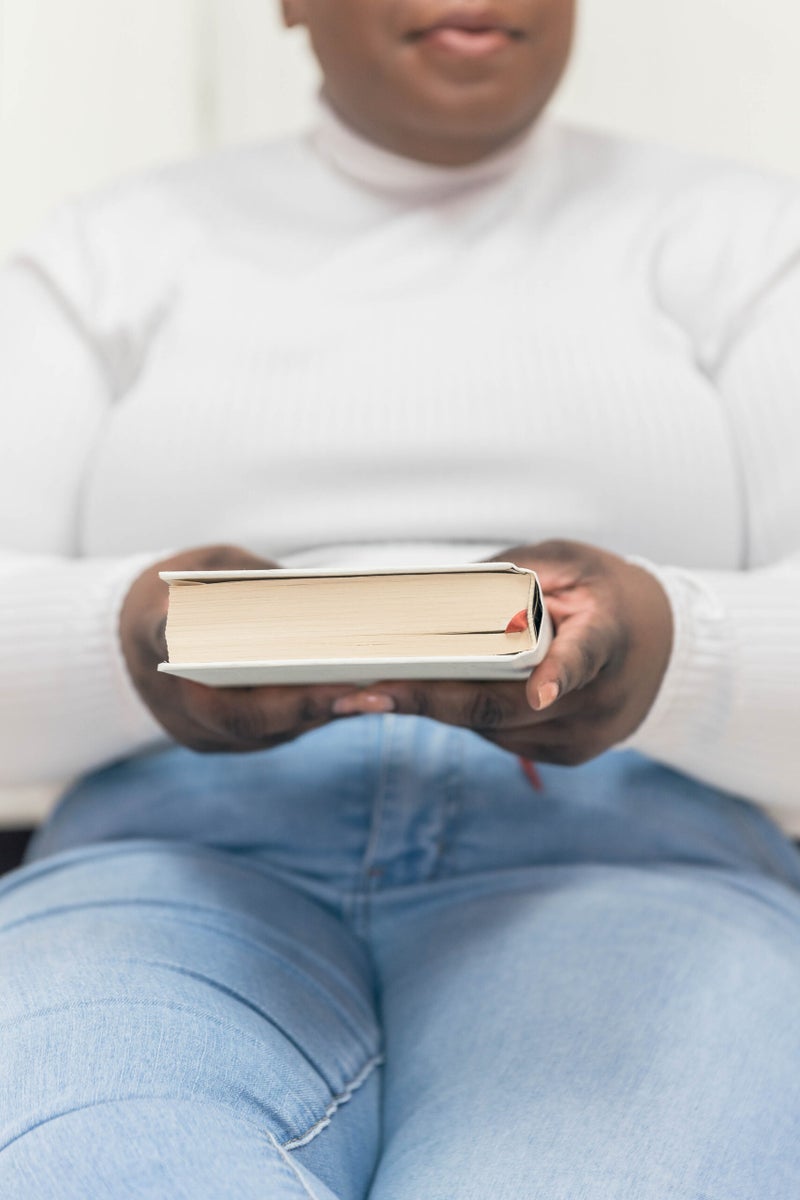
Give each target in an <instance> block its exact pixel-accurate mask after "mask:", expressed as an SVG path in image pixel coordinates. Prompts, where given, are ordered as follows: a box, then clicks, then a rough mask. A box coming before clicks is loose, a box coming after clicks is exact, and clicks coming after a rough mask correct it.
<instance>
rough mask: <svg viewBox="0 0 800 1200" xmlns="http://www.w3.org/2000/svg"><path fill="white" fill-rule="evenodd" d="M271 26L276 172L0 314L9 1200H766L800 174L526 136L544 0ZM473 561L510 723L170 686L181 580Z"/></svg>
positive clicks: (105, 208)
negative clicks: (29, 813)
mask: <svg viewBox="0 0 800 1200" xmlns="http://www.w3.org/2000/svg"><path fill="white" fill-rule="evenodd" d="M284 9H285V14H286V18H287V21H288V23H289V24H304V25H306V26H307V27H308V31H309V33H310V36H311V40H312V43H313V45H314V48H315V51H316V53H317V55H318V58H319V60H320V63H321V66H322V70H323V74H324V97H323V104H322V108H321V112H320V117H319V122H318V126H317V129H316V131H315V133H314V134H313V136H312V137H311V138H310V139H300V140H291V141H287V142H284V143H281V144H278V145H275V146H271V147H257V148H254V149H249V150H244V151H235V152H232V153H229V154H226V155H224V156H222V157H219V158H216V159H214V160H213V161H211V162H209V163H201V164H193V165H191V166H188V167H181V168H176V169H172V170H169V171H164V172H158V173H154V174H151V175H149V176H147V177H145V178H143V179H140V180H137V181H135V182H132V183H125V184H123V185H121V186H120V187H119V188H117V189H114V190H113V191H111V192H109V193H106V194H104V195H103V196H100V197H97V198H94V199H92V200H89V201H86V202H83V203H80V204H76V205H73V206H72V207H71V208H70V209H69V210H67V211H66V212H64V213H62V215H61V216H60V217H59V218H58V219H56V220H55V221H54V222H53V223H52V224H51V226H50V228H49V229H48V230H47V231H46V232H45V233H44V234H43V235H42V236H41V237H40V238H39V240H38V241H37V242H36V243H35V244H33V245H32V246H30V247H29V248H27V250H26V251H24V252H23V253H22V254H21V255H20V256H19V257H18V259H17V260H16V261H15V263H13V264H12V265H11V267H10V268H9V269H8V270H7V271H6V273H5V275H4V277H3V281H2V285H0V287H1V290H0V328H2V330H3V337H2V349H1V350H0V380H2V388H3V396H4V400H5V410H4V411H5V422H6V427H5V428H6V432H5V437H4V438H3V439H2V451H1V452H2V456H3V471H2V480H3V484H2V486H4V487H5V488H6V489H7V491H8V495H7V500H6V503H5V504H4V505H3V506H2V508H0V511H1V512H2V514H3V531H4V543H5V546H6V547H7V549H6V552H5V553H4V557H3V569H4V586H3V597H4V604H5V606H6V609H7V613H6V619H5V621H4V623H3V639H4V640H3V647H2V654H3V663H4V668H3V669H4V677H5V681H6V683H5V686H4V694H3V699H4V705H5V707H4V710H3V721H2V731H3V732H2V738H3V762H4V765H5V770H6V774H7V775H8V776H9V777H11V778H17V779H26V780H30V779H34V778H42V777H59V776H61V777H63V776H64V775H67V774H72V775H82V776H84V779H83V781H82V782H81V783H80V784H79V785H78V786H77V787H76V788H75V789H74V790H73V791H72V792H71V793H70V794H69V795H68V796H67V797H66V798H65V799H64V801H63V802H62V804H61V806H60V807H59V809H58V810H57V812H56V814H55V815H54V817H53V818H52V819H51V821H50V822H49V823H48V824H47V825H46V826H45V828H44V829H43V830H42V831H41V833H40V834H39V836H38V838H37V840H36V844H35V846H34V848H33V852H32V855H31V862H30V863H29V865H28V866H27V867H25V868H24V869H23V870H22V871H21V872H18V873H16V875H14V876H12V877H11V878H10V879H8V880H7V881H5V882H4V884H3V887H2V889H1V890H0V927H1V928H2V934H1V935H0V936H1V937H2V942H1V943H0V950H1V952H2V961H3V963H4V971H3V977H2V984H1V985H0V986H1V988H2V991H1V992H0V995H1V996H2V999H1V1000H0V1012H1V1013H2V1016H3V1037H4V1049H3V1063H4V1070H3V1072H2V1084H0V1087H2V1104H1V1105H0V1114H2V1143H0V1144H2V1147H3V1148H2V1151H0V1191H2V1195H3V1196H4V1197H9V1198H12V1197H13V1198H15V1200H16V1198H17V1197H24V1198H25V1200H39V1197H42V1198H50V1197H69V1198H72V1197H84V1196H87V1195H91V1196H92V1197H104V1196H109V1197H126V1196H131V1197H133V1196H136V1197H143V1196H148V1197H150V1196H152V1197H167V1196H169V1197H171V1198H174V1197H182V1196H186V1197H192V1200H198V1198H200V1197H217V1196H223V1195H230V1196H237V1197H249V1196H253V1197H255V1196H270V1197H272V1196H274V1197H281V1198H283V1197H286V1198H289V1197H301V1196H302V1197H315V1198H316V1200H330V1198H331V1197H334V1198H336V1200H350V1198H356V1197H365V1196H369V1197H371V1198H373V1200H406V1198H411V1197H414V1198H415V1200H416V1198H418V1197H421V1196H425V1197H426V1198H427V1200H434V1198H437V1197H440V1198H445V1197H446V1198H448V1200H449V1198H451V1197H454V1196H458V1197H459V1198H464V1197H468V1198H473V1197H474V1198H476V1200H478V1198H480V1200H485V1198H486V1197H487V1196H496V1197H522V1196H524V1197H543V1198H544V1197H546V1198H547V1200H557V1198H559V1197H564V1198H567V1197H568V1198H570V1200H574V1198H575V1197H578V1196H580V1197H586V1198H591V1200H594V1198H601V1197H602V1198H603V1200H605V1198H608V1197H612V1196H613V1197H614V1198H615V1200H619V1198H622V1197H635V1198H636V1200H650V1198H653V1200H655V1198H658V1200H664V1198H666V1197H670V1198H671V1200H672V1198H677V1197H681V1198H684V1197H685V1198H686V1200H690V1198H691V1200H698V1198H700V1197H703V1198H704V1200H739V1198H741V1200H745V1198H747V1200H751V1198H752V1197H753V1196H755V1195H758V1196H773V1195H775V1196H777V1195H790V1194H793V1191H794V1190H796V1188H797V1185H798V1184H799V1183H800V1138H798V1136H797V1134H798V1128H799V1127H800V1072H798V1070H797V1062H798V1061H800V1025H798V1022H797V1020H796V1017H795V997H796V995H797V991H798V987H800V898H799V897H798V887H800V865H799V864H798V857H797V854H796V851H795V849H794V847H793V846H792V844H791V842H790V841H789V840H787V838H786V837H785V836H784V834H783V833H782V832H780V831H779V829H778V827H777V826H776V824H774V823H773V820H772V819H771V818H770V817H769V816H768V815H767V814H766V812H765V811H764V810H769V811H770V812H771V813H772V815H773V816H776V817H777V818H778V819H780V821H781V822H782V824H783V825H784V827H785V829H786V830H788V831H790V832H791V831H797V830H798V829H800V796H799V795H798V788H797V783H796V770H795V769H794V768H795V766H796V763H797V755H796V749H795V726H796V719H797V700H796V693H795V679H796V676H797V672H798V668H800V638H799V637H798V632H797V621H796V613H797V599H796V597H797V583H798V576H799V575H800V569H799V568H798V559H797V551H798V545H800V530H799V529H798V525H799V524H800V517H799V514H800V504H798V482H797V474H796V467H795V460H796V453H797V449H798V440H799V437H798V435H799V434H800V418H799V417H798V406H797V403H796V395H797V391H798V388H800V354H798V339H797V332H798V330H797V325H798V318H797V314H798V311H800V309H799V308H798V305H799V304H800V267H798V263H799V262H800V198H798V194H797V189H796V187H795V186H793V185H791V184H788V183H785V182H782V181H775V180H772V179H765V178H763V177H761V176H760V175H758V174H755V173H751V172H748V171H745V170H741V169H736V168H728V167H721V166H719V165H716V164H707V163H705V162H702V161H698V160H696V159H694V158H691V157H688V156H683V155H679V154H674V153H668V152H665V151H661V150H656V149H650V148H647V147H643V146H638V145H631V144H628V143H624V142H621V141H617V140H614V139H611V138H606V137H602V136H599V135H593V134H587V133H582V132H576V131H570V130H564V129H561V128H558V127H556V126H554V125H552V124H551V123H550V122H549V121H548V120H547V119H546V118H544V117H543V116H542V114H543V110H544V109H545V107H546V104H547V102H548V100H549V98H550V95H551V94H552V91H553V89H554V87H555V85H556V83H557V81H558V78H559V76H560V75H561V72H562V70H563V68H564V65H565V62H566V59H567V56H568V51H569V44H570V37H571V30H572V21H573V5H572V3H571V0H497V2H496V3H491V4H487V5H486V6H485V7H484V6H480V5H477V4H474V3H469V2H468V0H453V2H452V3H450V2H447V0H284ZM554 535H555V536H558V537H559V538H562V539H563V538H565V539H568V540H566V541H565V540H559V541H553V540H551V539H552V538H553V537H554ZM185 547H200V548H199V549H188V550H187V549H185ZM245 547H246V549H245ZM486 557H500V558H503V559H512V560H514V561H517V562H520V563H524V564H531V565H533V566H535V567H536V568H537V570H538V571H539V572H540V575H541V578H542V580H543V583H544V586H545V590H546V594H547V598H548V602H549V606H550V610H551V613H552V615H553V617H554V620H555V624H556V637H555V641H554V644H553V648H552V650H551V652H550V654H549V655H548V657H547V659H546V661H545V662H544V663H543V664H542V665H541V666H540V667H539V668H538V669H537V670H536V671H535V672H534V674H533V675H532V677H531V679H530V680H529V681H528V682H527V684H526V685H524V686H523V685H522V684H520V685H515V684H504V685H502V686H501V685H486V684H475V685H471V684H461V683H458V684H456V683H452V682H450V683H447V682H442V683H434V684H428V683H425V684H423V683H419V684H414V685H407V684H399V683H390V682H385V683H383V684H381V685H378V686H376V687H374V688H371V689H369V690H367V691H356V690H354V689H353V688H347V687H308V688H272V689H270V688H261V689H255V690H252V691H246V692H240V691H233V690H218V691H217V690H210V689H205V688H202V687H199V686H196V685H192V684H190V683H187V682H185V681H179V680H176V679H174V678H168V677H165V676H162V675H158V674H157V673H156V671H155V666H156V664H157V663H158V661H159V660H160V659H161V658H162V657H163V654H164V647H163V619H164V608H165V596H164V588H163V585H162V584H161V583H160V581H159V580H158V571H159V570H160V569H163V568H164V567H167V566H169V567H181V568H190V567H221V566H239V565H242V564H249V563H261V562H266V561H280V563H281V564H283V565H325V564H328V563H337V564H347V565H353V564H364V563H369V564H379V563H396V564H398V565H402V564H415V563H423V562H433V563H436V562H442V561H448V562H450V561H470V560H477V559H480V558H486ZM117 631H119V636H118V632H117ZM476 735H480V736H476ZM175 742H177V743H180V745H178V746H175V745H174V744H172V743H175ZM612 748H614V750H613V752H612V753H605V752H606V751H609V750H611V749H612ZM621 749H622V750H623V751H626V752H620V750H621ZM197 751H202V752H203V753H202V754H197V753H196V752H197ZM244 752H253V753H244ZM520 758H522V759H524V760H525V761H526V762H529V761H531V760H535V761H536V762H537V763H538V764H543V765H541V766H540V767H539V769H538V774H537V773H536V772H530V771H528V772H527V773H526V772H523V771H522V770H521V769H520V762H519V759H520ZM108 764H112V765H110V766H109V765H108ZM581 764H582V765H581ZM531 781H533V782H534V783H535V785H536V790H534V788H532V787H531ZM756 805H758V806H759V807H756Z"/></svg>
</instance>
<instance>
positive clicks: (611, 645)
mask: <svg viewBox="0 0 800 1200" xmlns="http://www.w3.org/2000/svg"><path fill="white" fill-rule="evenodd" d="M618 641H619V631H618V630H617V628H616V626H615V625H614V624H612V623H610V622H605V623H603V624H597V623H593V624H589V623H588V622H586V621H583V620H580V619H578V618H570V619H567V620H565V621H563V622H562V624H561V626H560V627H559V630H558V633H557V634H556V637H555V638H554V640H553V642H552V645H551V647H550V649H549V651H548V653H547V656H546V657H545V659H544V661H543V662H542V663H541V664H540V665H539V666H538V667H536V669H535V670H534V671H533V673H532V675H531V676H530V678H529V679H528V682H527V685H526V693H527V697H528V702H529V704H530V706H531V708H532V709H534V711H535V712H543V711H544V710H545V709H548V708H550V707H551V705H553V704H555V702H556V701H557V700H560V699H561V698H563V697H564V696H566V695H568V694H569V693H570V692H574V691H578V690H580V689H581V688H584V687H586V686H587V685H588V684H590V683H591V682H592V681H593V680H595V679H596V678H597V676H598V675H599V674H600V672H601V671H602V670H603V668H604V667H605V666H607V665H608V664H609V663H610V662H611V661H612V659H613V658H615V656H616V655H617V653H618Z"/></svg>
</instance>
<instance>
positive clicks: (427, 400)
mask: <svg viewBox="0 0 800 1200" xmlns="http://www.w3.org/2000/svg"><path fill="white" fill-rule="evenodd" d="M0 397H1V398H2V410H1V411H2V417H1V418H0V420H1V421H2V425H1V426H0V545H2V547H3V549H2V554H1V555H0V572H1V576H2V578H1V583H2V587H0V672H1V675H2V678H1V682H0V773H1V774H2V777H3V778H4V779H5V780H6V781H19V782H34V781H40V780H47V779H54V778H64V777H67V776H72V775H75V774H78V773H81V772H85V771H88V770H90V769H92V768H93V767H97V766H99V765H100V764H103V763H106V762H108V761H110V760H112V759H115V758H120V757H123V756H126V755H130V754H134V753H137V752H140V751H142V750H144V749H147V748H149V747H152V746H154V745H158V744H159V743H163V741H164V740H165V739H164V735H163V733H162V731H161V730H160V728H159V726H158V725H157V724H156V722H155V721H154V720H153V718H152V717H151V716H150V714H149V713H148V711H147V710H146V709H145V707H144V706H143V704H142V703H141V701H140V700H139V698H138V696H137V694H136V692H135V690H134V688H133V686H132V684H131V682H130V681H129V679H128V677H127V675H126V671H125V667H124V664H123V660H122V657H121V654H120V649H119V645H118V635H117V620H118V612H119V608H120V604H121V601H122V598H123V596H124V594H125V592H126V590H127V588H128V586H129V584H130V583H131V581H132V580H133V579H134V578H135V576H136V575H137V574H138V573H139V572H140V571H141V570H142V569H143V568H144V567H145V566H147V565H148V564H149V563H150V562H152V561H154V560H155V559H157V558H158V557H160V556H162V555H163V554H164V553H165V552H167V551H168V550H178V549H180V548H188V547H192V546H197V545H203V544H207V543H211V542H217V541H229V542H235V543H240V544H242V545H245V546H248V547H250V548H251V549H253V550H255V551H258V552H260V553H263V554H265V555H267V556H270V557H273V558H275V559H277V560H279V561H281V562H283V563H285V564H287V565H316V564H328V563H356V564H361V563H378V562H381V563H387V562H388V563H392V562H394V563H397V564H413V563H417V562H423V561H424V562H436V561H442V560H446V561H454V560H464V561H467V560H471V559H477V558H481V557H485V556H486V555H487V554H488V553H490V552H491V553H494V552H496V551H498V550H500V549H502V548H503V547H508V546H511V545H514V544H518V543H520V542H535V541H538V540H539V539H542V538H548V537H553V536H562V537H567V538H579V539H582V540H585V541H588V542H592V543H595V544H598V545H601V546H604V547H607V548H610V549H612V550H614V551H617V552H619V553H621V554H624V555H636V556H640V557H643V558H645V559H647V560H648V562H649V563H650V564H652V569H654V570H655V571H656V572H657V574H658V576H659V577H660V579H661V581H662V582H663V584H664V586H665V588H666V589H667V592H668V594H669V597H670V600H671V603H672V606H673V611H674V616H675V642H674V650H673V654H672V659H671V662H670V665H669V669H668V672H667V675H666V678H665V680H664V684H663V687H662V689H661V692H660V694H659V696H658V698H657V700H656V703H655V706H654V708H653V709H652V711H651V712H650V714H649V716H648V717H647V718H646V720H645V722H644V724H643V725H642V726H641V728H640V729H639V730H638V732H637V733H636V735H635V736H634V737H633V739H631V743H630V744H631V745H633V746H635V747H636V748H638V749H640V750H642V751H643V752H645V753H647V754H650V755H652V756H653V757H655V758H656V759H658V760H660V761H662V762H665V763H668V764H670V765H672V766H674V767H675V768H677V769H678V770H681V771H685V772H687V773H689V774H690V775H694V776H696V777H699V778H700V779H702V780H706V781H709V782H711V783H713V784H716V785H718V786H720V787H723V788H727V789H730V790H732V791H734V792H736V793H738V794H740V795H742V796H745V797H747V798H749V799H751V800H753V801H755V802H757V803H761V804H763V805H765V806H766V807H768V808H769V809H770V810H771V811H772V812H773V814H774V815H775V816H776V817H777V818H778V819H779V820H781V821H782V822H783V824H784V825H785V826H786V827H787V828H789V829H792V830H794V831H800V780H798V774H799V772H798V769H797V768H798V766H800V750H799V749H798V744H799V743H798V730H800V719H799V718H800V557H798V549H799V548H800V193H799V192H798V187H797V185H795V184H792V183H790V182H787V181H781V180H774V179H772V178H765V177H763V176H762V175H760V174H758V173H755V172H751V171H748V170H746V169H742V168H734V167H728V166H722V165H719V164H714V163H708V162H705V161H703V160H698V159H696V158H694V157H690V156H685V155H682V154H678V153H674V152H668V151H664V150H659V149H653V148H648V147H645V146H640V145H636V144H630V143H627V142H623V141H619V140H615V139H613V138H610V137H604V136H600V135H596V134H590V133H586V132H576V131H574V130H568V129H562V128H558V127H555V126H553V125H551V124H550V123H547V122H545V123H543V124H541V125H540V126H539V127H538V128H537V129H536V130H535V131H534V132H533V133H532V134H531V135H530V136H528V137H527V138H525V139H524V140H522V141H520V142H519V143H517V144H516V145H514V146H512V147H511V148H510V149H507V150H505V151H503V152H502V153H500V154H499V155H497V156H495V157H493V158H490V159H487V160H484V161H483V162H481V163H479V164H477V165H474V166H471V167H466V168H455V169H454V168H437V167H431V166H427V165H422V164H420V163H416V162H412V161H407V160H404V159H400V158H396V157H394V156H392V155H390V154H387V153H386V152H384V151H382V150H380V149H378V148H377V147H375V146H373V145H371V144H368V143H366V142H364V141H362V140H361V139H359V138H358V137H356V136H355V135H354V134H353V133H352V132H351V131H349V130H348V129H347V128H345V127H343V126H342V125H341V124H339V123H338V122H337V121H336V119H335V118H334V117H333V116H332V115H331V114H330V113H323V114H322V117H321V120H320V125H319V128H318V129H317V131H316V132H315V134H314V135H313V136H312V137H310V138H303V139H297V140H290V141H285V142H281V143H278V144H275V145H269V146H258V147H255V148H249V149H245V150H236V151H233V152H229V153H226V154H223V155H221V156H217V157H215V158H213V159H212V160H210V161H203V162H200V163H192V164H189V165H186V166H180V167H176V168H172V169H169V170H165V171H157V172H153V173H150V174H148V175H145V176H144V177H142V178H139V179H136V180H134V181H132V182H125V183H123V184H122V185H120V186H118V187H116V188H114V189H113V190H111V191H107V192H105V193H104V194H102V195H100V196H96V197H94V198H91V199H89V200H87V201H85V202H80V203H76V204H73V205H71V206H69V207H68V208H66V209H65V210H64V211H63V212H61V214H60V215H58V216H57V217H56V218H55V219H54V220H53V221H52V222H51V224H50V226H49V228H47V229H46V230H45V231H44V232H43V233H42V235H41V236H40V237H39V238H38V239H37V240H36V241H35V242H33V244H31V245H30V246H28V247H27V248H26V249H24V250H23V251H22V253H21V254H20V255H19V256H18V257H17V258H16V260H15V261H13V262H12V263H11V264H10V266H9V267H8V268H7V269H6V270H5V272H4V273H3V274H2V276H1V277H0Z"/></svg>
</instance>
